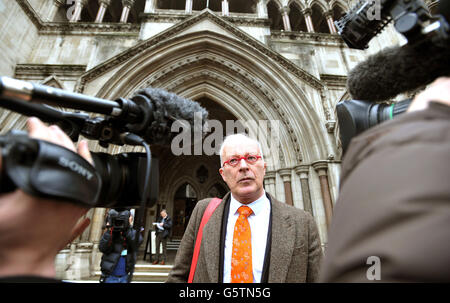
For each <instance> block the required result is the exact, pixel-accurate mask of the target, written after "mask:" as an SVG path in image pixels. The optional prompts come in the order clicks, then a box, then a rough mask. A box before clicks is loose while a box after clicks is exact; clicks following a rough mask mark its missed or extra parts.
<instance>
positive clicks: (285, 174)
mask: <svg viewBox="0 0 450 303" xmlns="http://www.w3.org/2000/svg"><path fill="white" fill-rule="evenodd" d="M291 171H292V170H291V169H290V168H282V169H279V170H278V173H279V174H280V176H281V178H282V179H283V182H291Z"/></svg>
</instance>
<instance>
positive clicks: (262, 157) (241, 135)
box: [220, 133, 264, 167]
mask: <svg viewBox="0 0 450 303" xmlns="http://www.w3.org/2000/svg"><path fill="white" fill-rule="evenodd" d="M237 138H241V139H244V138H245V139H247V140H250V141H252V142H254V143H256V144H257V145H258V148H259V152H260V154H261V159H262V160H263V161H264V155H263V151H262V147H261V143H259V141H258V140H255V139H253V138H250V137H249V136H247V135H246V134H243V133H239V134H232V135H228V136H226V137H225V139H224V140H223V142H222V145H221V146H220V167H222V164H223V159H222V155H223V150H224V148H225V145H226V144H227V143H228V142H229V141H232V140H234V139H237Z"/></svg>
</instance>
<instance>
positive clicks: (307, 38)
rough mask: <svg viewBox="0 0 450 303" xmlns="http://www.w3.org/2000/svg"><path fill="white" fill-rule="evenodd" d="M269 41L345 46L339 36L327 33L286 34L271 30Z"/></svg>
mask: <svg viewBox="0 0 450 303" xmlns="http://www.w3.org/2000/svg"><path fill="white" fill-rule="evenodd" d="M270 39H272V40H276V39H278V40H280V39H289V40H294V41H301V42H303V43H311V42H318V43H321V44H326V45H332V46H338V47H340V46H342V47H345V45H346V44H345V42H344V40H342V38H341V36H339V35H336V34H328V33H314V32H311V33H307V32H286V31H274V30H272V31H271V33H270Z"/></svg>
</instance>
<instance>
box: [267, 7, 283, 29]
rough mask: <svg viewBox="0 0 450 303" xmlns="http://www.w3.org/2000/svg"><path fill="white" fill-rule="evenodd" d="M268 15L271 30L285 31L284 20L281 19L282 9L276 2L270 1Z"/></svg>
mask: <svg viewBox="0 0 450 303" xmlns="http://www.w3.org/2000/svg"><path fill="white" fill-rule="evenodd" d="M267 14H268V15H269V20H270V29H271V30H282V29H283V20H282V19H281V13H280V8H279V7H278V5H277V4H276V3H275V1H270V2H269V3H268V4H267Z"/></svg>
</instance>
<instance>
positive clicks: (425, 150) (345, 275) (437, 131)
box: [320, 104, 450, 282]
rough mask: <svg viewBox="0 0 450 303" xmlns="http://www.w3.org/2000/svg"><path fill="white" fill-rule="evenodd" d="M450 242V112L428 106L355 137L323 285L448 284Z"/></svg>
mask: <svg viewBox="0 0 450 303" xmlns="http://www.w3.org/2000/svg"><path fill="white" fill-rule="evenodd" d="M449 239H450V107H449V106H444V105H437V104H431V106H430V108H428V109H427V110H423V111H417V112H411V113H406V114H402V115H401V116H398V117H396V118H395V119H394V120H392V121H389V122H384V123H382V124H380V125H378V126H376V127H374V128H372V129H369V130H368V131H366V132H364V133H362V134H361V135H360V136H358V137H356V138H354V139H353V140H352V142H351V144H350V146H349V149H348V151H347V154H346V155H345V157H344V161H343V163H342V177H341V188H340V194H339V199H338V200H337V202H336V206H335V209H334V215H333V220H332V224H331V226H330V232H329V236H328V247H327V249H326V251H325V261H324V264H323V267H322V271H321V276H320V281H321V282H372V281H380V282H394V281H395V282H430V281H440V282H450V245H448V240H449ZM372 256H373V257H378V258H379V260H378V261H379V262H377V261H375V260H373V258H372V259H368V258H369V257H372ZM377 271H378V273H379V276H378V277H377V275H376V273H377ZM368 277H369V278H368ZM377 278H380V280H376V279H377Z"/></svg>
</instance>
